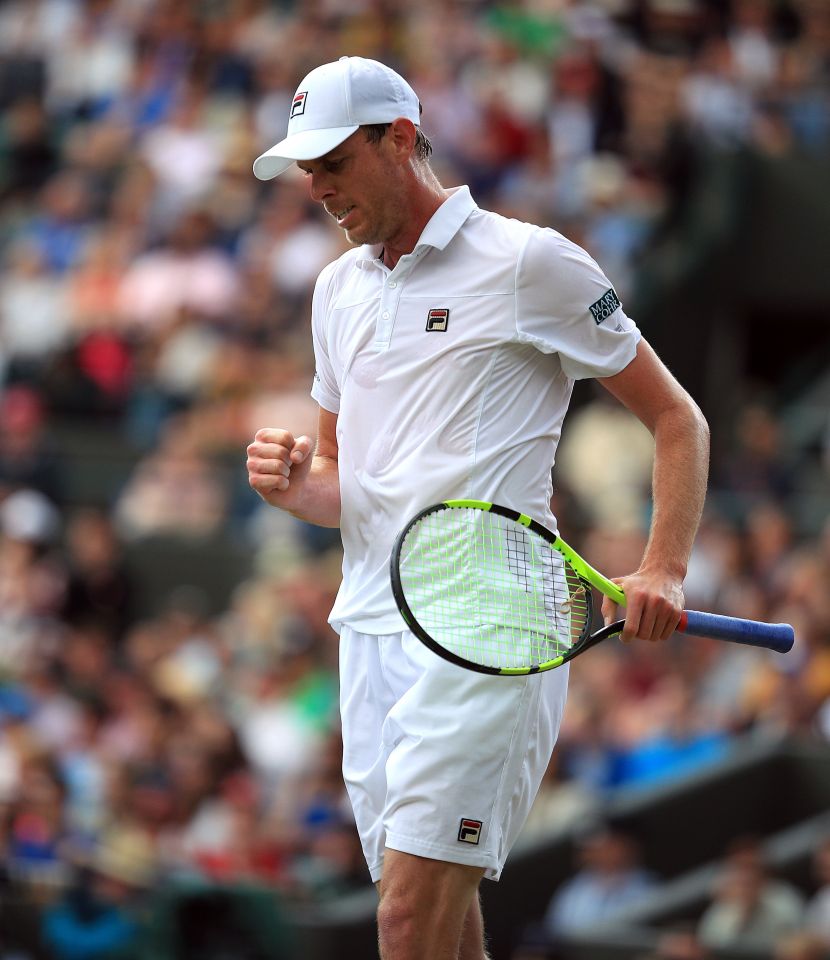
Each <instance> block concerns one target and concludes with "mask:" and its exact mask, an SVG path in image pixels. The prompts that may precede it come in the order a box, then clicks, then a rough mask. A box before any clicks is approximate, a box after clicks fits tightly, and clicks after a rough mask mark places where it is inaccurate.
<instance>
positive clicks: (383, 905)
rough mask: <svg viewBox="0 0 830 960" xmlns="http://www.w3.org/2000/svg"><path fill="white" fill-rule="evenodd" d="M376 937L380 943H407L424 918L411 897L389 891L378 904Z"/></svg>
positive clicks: (390, 945)
mask: <svg viewBox="0 0 830 960" xmlns="http://www.w3.org/2000/svg"><path fill="white" fill-rule="evenodd" d="M377 921H378V938H379V940H380V942H381V944H384V945H386V946H388V947H394V945H395V944H405V943H409V942H410V941H411V940H412V938H413V934H414V933H415V932H416V931H417V929H418V927H419V926H420V924H422V923H423V922H424V918H423V917H421V916H419V911H418V909H417V906H416V904H415V902H414V900H413V898H412V897H407V896H404V895H403V894H402V893H398V892H394V891H389V892H388V893H385V894H384V895H383V896H382V897H381V899H380V903H379V904H378V913H377Z"/></svg>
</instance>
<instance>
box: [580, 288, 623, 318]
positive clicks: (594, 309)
mask: <svg viewBox="0 0 830 960" xmlns="http://www.w3.org/2000/svg"><path fill="white" fill-rule="evenodd" d="M621 306H622V304H621V303H620V298H619V297H618V296H617V293H616V291H615V290H614V288H613V287H611V288H610V289H609V290H606V291H605V293H604V294H603V295H602V296H601V297H600V298H599V300H597V302H596V303H592V304H591V306H590V307H589V308H588V309H589V310H590V311H591V316H592V317H593V318H594V323H596V324H600V323H602V321H603V320H607V319H608V318H609V317H610V316H611V314H612V313H614V312H615V311H616V310H619V308H620V307H621Z"/></svg>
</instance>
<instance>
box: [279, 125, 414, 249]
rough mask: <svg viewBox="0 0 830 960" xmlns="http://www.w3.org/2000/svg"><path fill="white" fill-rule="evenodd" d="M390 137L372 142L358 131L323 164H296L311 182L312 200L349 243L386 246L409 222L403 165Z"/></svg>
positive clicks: (320, 162)
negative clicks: (403, 193) (395, 155)
mask: <svg viewBox="0 0 830 960" xmlns="http://www.w3.org/2000/svg"><path fill="white" fill-rule="evenodd" d="M390 134H391V131H387V133H386V135H385V136H384V137H382V138H381V140H380V141H379V142H378V143H371V142H369V140H367V137H366V132H365V131H364V130H358V131H357V132H356V133H353V134H352V135H351V136H350V137H349V138H348V139H347V140H344V142H343V143H341V144H340V146H339V147H336V148H335V149H334V150H332V151H331V152H330V153H327V154H326V155H325V156H324V157H321V158H320V159H319V160H300V161H298V163H297V166H298V167H299V168H300V169H301V170H302V171H303V172H304V173H305V175H306V177H307V178H308V180H309V181H310V189H311V197H312V199H314V200H316V201H317V202H318V203H322V204H323V206H324V207H325V209H326V211H327V213H329V214H330V215H331V216H332V217H334V219H335V220H336V221H337V224H338V226H339V227H340V228H341V229H342V230H343V231H344V232H345V234H346V238H347V239H348V241H349V242H350V243H353V244H361V243H371V244H383V243H387V242H388V241H389V240H391V239H392V238H393V237H394V236H395V235H396V234H397V233H398V232H399V231H400V229H401V227H402V226H403V225H404V223H405V216H404V214H403V210H402V205H401V202H400V197H401V166H400V164H399V163H397V162H396V161H395V160H394V158H393V152H392V147H391V142H390V141H391V136H390Z"/></svg>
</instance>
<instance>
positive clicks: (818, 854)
mask: <svg viewBox="0 0 830 960" xmlns="http://www.w3.org/2000/svg"><path fill="white" fill-rule="evenodd" d="M813 872H814V874H815V877H816V880H817V881H818V884H819V889H818V890H817V891H816V893H814V894H813V896H812V897H811V898H810V901H809V902H808V904H807V913H806V915H805V918H804V925H805V926H806V927H807V929H808V930H809V931H810V932H811V933H812V934H814V935H815V936H816V937H818V938H819V939H820V940H821V942H822V944H823V945H824V948H825V949H826V950H830V837H825V838H824V839H823V840H822V841H821V843H820V844H819V846H818V848H817V850H816V851H815V853H814V854H813Z"/></svg>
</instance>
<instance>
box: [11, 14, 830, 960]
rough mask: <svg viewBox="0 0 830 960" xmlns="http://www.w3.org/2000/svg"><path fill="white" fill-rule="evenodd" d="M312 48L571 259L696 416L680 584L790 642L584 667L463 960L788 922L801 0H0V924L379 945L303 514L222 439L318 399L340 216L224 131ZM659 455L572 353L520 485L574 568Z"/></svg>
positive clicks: (819, 304)
mask: <svg viewBox="0 0 830 960" xmlns="http://www.w3.org/2000/svg"><path fill="white" fill-rule="evenodd" d="M343 54H360V55H365V56H370V57H376V58H378V59H381V60H384V61H385V62H387V63H389V64H390V65H392V66H393V67H395V68H396V69H398V70H399V71H401V72H402V73H403V74H404V75H406V76H407V78H408V79H409V80H410V81H411V82H412V84H413V86H414V87H415V89H416V91H417V92H418V93H419V96H420V98H421V100H422V102H423V107H424V113H423V117H424V120H423V125H424V130H425V132H426V133H427V135H428V136H430V138H431V139H432V141H433V143H434V147H435V155H434V156H435V163H434V165H435V168H436V171H437V172H438V175H439V177H440V178H441V179H442V181H443V182H444V183H445V185H455V184H459V183H468V184H469V185H470V187H471V189H472V191H473V195H474V197H475V198H476V200H477V201H478V203H479V204H480V205H482V206H486V207H490V208H492V209H495V210H498V211H500V212H502V213H504V214H506V215H509V216H515V217H519V218H522V219H526V220H529V221H532V222H535V223H538V224H542V225H549V226H553V227H555V228H556V229H558V230H559V231H561V232H562V233H564V234H565V235H566V236H568V237H569V238H571V239H572V240H574V241H576V242H577V243H579V244H581V245H583V246H584V247H586V248H587V249H588V250H589V251H590V253H591V254H592V255H593V256H594V257H595V258H596V259H597V260H598V262H599V263H600V264H601V265H602V266H603V268H604V269H605V271H606V272H607V274H608V275H609V276H610V277H611V278H612V281H613V282H614V285H615V287H616V289H617V291H618V293H619V295H620V297H621V298H622V300H623V302H624V305H625V308H626V311H627V312H628V313H629V314H630V315H631V316H632V317H633V318H634V319H635V320H636V321H637V322H638V323H639V325H640V326H641V328H642V329H643V331H644V333H645V335H646V336H647V337H648V338H649V339H650V340H651V341H652V343H653V344H654V345H655V346H656V347H657V349H658V351H659V352H660V353H661V354H662V356H663V357H664V359H665V360H666V362H667V364H668V365H669V366H670V368H671V369H672V370H673V371H674V372H675V374H676V375H677V376H678V377H679V378H680V379H681V381H682V382H683V383H684V384H685V385H686V386H687V387H688V388H689V390H690V391H691V392H692V393H693V395H694V396H695V398H696V399H697V401H698V402H699V403H700V404H701V406H702V407H703V409H704V412H705V413H706V415H707V417H708V418H709V421H710V424H711V427H712V434H713V463H712V483H711V491H710V496H709V500H708V505H707V510H706V515H705V518H704V521H703V524H702V527H701V531H700V535H699V537H698V541H697V545H696V548H695V552H694V555H693V557H692V563H691V567H690V570H689V576H688V580H687V602H688V604H689V606H690V607H696V608H701V609H708V610H713V611H716V612H720V613H725V614H732V615H738V616H746V617H753V618H758V619H766V620H772V621H779V620H786V621H789V622H791V623H793V624H794V625H795V628H796V633H797V643H796V646H795V649H794V650H793V652H792V653H790V654H788V655H787V656H786V657H781V656H778V655H776V654H770V653H767V652H762V651H758V650H753V649H750V648H746V649H744V648H741V647H737V646H732V645H728V644H722V643H718V642H717V641H703V640H696V639H691V638H688V639H687V638H684V639H682V640H681V639H677V638H675V639H673V640H672V641H671V642H669V643H666V644H663V645H661V646H659V647H652V646H648V647H645V646H638V645H632V646H630V647H626V648H624V649H623V648H622V647H621V646H619V645H610V646H609V647H608V648H607V649H603V648H599V649H597V650H595V651H593V652H592V653H591V654H590V656H588V657H585V658H584V659H580V661H579V662H578V663H577V664H576V665H575V666H574V669H573V670H572V673H571V677H572V685H571V694H570V700H569V705H568V710H567V714H566V719H565V723H564V726H563V729H562V734H561V737H560V742H559V745H558V747H557V750H556V753H555V756H554V759H553V761H552V763H551V769H550V771H549V775H548V777H547V778H546V781H545V783H544V785H543V788H542V791H541V793H540V795H539V798H538V801H537V803H536V806H535V807H534V810H533V813H532V815H531V818H530V821H529V823H528V825H527V828H526V830H525V834H524V836H523V838H522V842H521V844H520V848H519V849H518V850H517V852H516V854H515V856H514V859H513V861H512V863H511V864H508V868H507V870H506V872H505V877H504V879H503V881H502V883H501V884H499V885H498V886H497V887H496V886H495V885H492V884H488V885H486V886H487V887H489V888H490V889H488V890H486V891H485V892H486V899H487V905H486V906H487V916H488V918H490V923H491V933H492V936H493V946H492V949H493V954H494V957H495V960H508V958H516V960H518V958H528V957H531V958H544V957H550V958H554V957H560V958H570V957H585V958H588V960H602V958H604V957H605V956H608V957H614V956H620V957H623V956H625V957H632V958H640V960H645V958H651V960H655V958H661V957H662V958H664V960H672V958H674V960H699V958H703V957H721V956H723V957H727V956H736V957H758V958H763V957H769V958H772V957H775V958H777V960H816V958H820V957H823V956H825V955H826V953H827V952H828V951H830V849H828V844H830V822H828V820H827V815H826V811H827V810H828V809H830V769H829V768H830V757H829V756H828V751H830V747H829V746H828V740H830V592H829V591H828V589H827V587H828V585H830V523H828V515H829V514H830V509H829V508H830V483H829V482H828V481H830V364H828V359H830V325H828V318H830V279H828V277H829V274H830V271H828V262H829V261H828V254H830V189H828V186H829V185H830V177H829V176H828V174H830V2H828V0H523V2H522V0H515V2H509V0H508V2H505V3H502V4H496V3H484V2H475V0H443V2H440V3H439V2H435V0H420V2H418V3H417V4H409V3H404V2H403V0H336V2H335V0H315V2H301V3H292V2H290V0H279V2H268V0H201V2H198V3H197V2H195V0H189V2H181V0H86V2H85V0H2V2H0V259H1V260H2V273H0V958H2V960H42V958H58V960H97V958H109V957H122V958H134V960H149V958H151V957H152V958H154V960H156V958H161V960H163V958H165V957H169V958H171V960H172V958H191V957H192V958H194V960H195V958H197V957H198V958H200V960H220V958H225V957H228V958H229V957H233V958H235V960H260V958H262V960H267V958H293V957H303V958H312V960H314V958H319V960H339V958H341V957H352V956H358V955H363V956H367V957H369V956H371V955H373V950H374V947H373V940H374V934H373V931H372V912H373V897H374V894H373V891H372V890H371V888H370V885H369V877H368V874H367V872H366V868H365V864H364V862H363V859H362V856H361V853H360V848H359V844H358V842H357V840H356V836H355V833H354V828H353V825H352V822H351V818H350V812H349V808H348V804H347V801H346V798H345V795H344V791H343V787H342V783H341V779H340V770H339V763H340V756H339V753H340V737H339V730H338V718H337V709H336V701H337V676H336V662H337V654H336V637H335V636H334V634H333V633H332V631H331V629H330V628H329V627H328V625H327V622H326V617H327V614H328V611H329V609H330V606H331V603H332V600H333V597H334V593H335V592H336V589H337V585H338V582H339V565H340V548H339V540H338V539H337V535H336V532H334V533H333V532H332V531H325V530H319V529H315V528H311V527H308V526H305V525H303V524H300V523H298V522H296V521H294V520H292V519H291V518H288V517H285V516H282V515H280V514H279V513H277V512H276V511H273V510H269V509H267V508H265V507H264V505H263V504H262V503H261V502H260V501H259V500H258V498H257V497H256V496H255V495H254V494H253V493H252V492H251V491H250V490H249V489H248V487H247V482H246V475H245V465H244V461H245V446H246V444H247V443H248V442H249V441H250V439H251V438H252V436H253V433H254V432H255V431H256V430H257V429H258V428H259V427H262V426H265V425H280V426H287V427H290V428H291V429H293V430H295V431H296V432H297V433H301V432H310V433H313V432H314V429H315V422H316V407H315V404H314V403H313V401H311V399H310V397H309V395H308V391H309V389H310V384H311V377H312V373H313V359H312V352H311V338H310V329H309V322H308V318H309V305H310V295H311V290H312V286H313V283H314V279H315V277H316V275H317V273H318V271H319V270H320V268H321V267H323V266H324V265H325V264H326V263H327V262H329V261H330V260H332V259H334V258H335V257H337V256H338V255H339V254H340V253H341V252H342V251H343V250H344V249H345V248H344V241H343V238H342V236H341V235H340V231H338V229H337V228H336V226H334V225H333V224H332V223H331V221H330V219H328V218H325V216H321V212H320V209H319V208H318V207H316V206H315V205H314V204H313V203H311V202H310V200H309V197H308V194H307V189H308V188H307V184H306V183H305V182H304V181H303V180H302V178H300V177H299V176H295V175H294V174H292V173H289V174H286V175H285V176H284V177H281V178H280V179H279V180H277V181H272V182H270V183H266V184H261V183H259V182H257V181H256V180H255V179H254V177H253V175H252V173H251V164H252V162H253V159H254V158H255V157H256V156H257V155H258V154H259V153H260V152H261V151H262V150H263V149H266V148H267V147H269V146H270V145H272V144H273V143H274V142H276V141H277V140H278V139H280V138H281V137H282V136H283V134H284V131H285V126H286V118H287V115H288V105H289V103H290V98H291V96H292V95H293V92H294V90H295V87H296V84H297V83H298V81H299V79H300V78H301V77H302V76H303V75H305V73H306V72H308V70H310V69H311V68H313V67H314V66H317V65H318V64H320V63H322V62H325V61H328V60H332V59H335V58H337V57H338V56H341V55H343ZM327 219H328V222H327ZM650 462H651V441H650V437H649V436H648V434H647V433H646V432H645V431H644V429H643V428H642V427H640V425H639V424H638V423H637V422H636V421H633V420H632V419H631V417H630V416H629V415H627V414H626V413H624V412H623V411H621V410H619V409H617V408H615V407H614V406H613V405H612V404H610V403H609V402H608V401H607V400H606V399H605V398H603V397H602V396H601V395H600V392H599V391H598V390H597V389H596V387H594V386H592V385H590V384H580V385H578V388H577V391H576V394H575V399H574V407H573V409H572V413H571V415H570V417H569V419H568V421H567V423H566V430H565V435H564V438H563V442H562V444H561V447H560V454H559V457H558V461H557V466H556V470H555V473H554V479H555V490H556V493H555V504H554V506H555V512H556V513H557V515H558V517H559V520H560V527H561V531H562V533H563V536H564V537H565V538H566V539H567V540H569V541H571V542H573V543H574V545H575V546H576V547H577V548H578V549H580V550H581V551H582V552H583V553H584V554H585V555H586V556H587V557H589V558H590V559H591V561H592V562H593V563H594V564H595V565H596V566H597V567H599V568H600V569H602V570H604V571H605V572H608V573H609V574H611V575H617V574H621V573H624V572H628V571H630V570H631V569H633V568H634V567H635V566H636V564H637V561H638V558H639V556H640V553H641V550H642V547H643V544H644V537H645V534H646V530H647V526H648V520H649V473H650ZM511 878H512V879H511ZM661 898H662V899H661ZM638 911H639V912H638ZM615 914H616V916H615ZM603 930H610V931H611V932H610V933H609V934H608V935H607V936H605V938H604V940H603V937H602V935H601V932H602V931H603ZM591 937H593V938H594V940H591ZM586 938H587V939H586ZM597 938H599V939H597ZM600 941H601V942H600Z"/></svg>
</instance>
